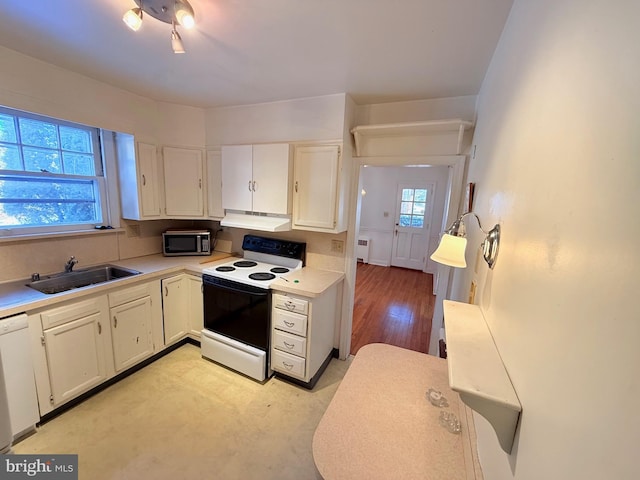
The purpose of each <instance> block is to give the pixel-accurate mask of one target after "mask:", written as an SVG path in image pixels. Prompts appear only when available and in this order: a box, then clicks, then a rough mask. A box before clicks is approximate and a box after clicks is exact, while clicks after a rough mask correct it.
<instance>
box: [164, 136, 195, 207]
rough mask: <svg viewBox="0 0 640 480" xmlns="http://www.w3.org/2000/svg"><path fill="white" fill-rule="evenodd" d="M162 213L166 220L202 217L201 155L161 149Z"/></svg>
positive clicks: (181, 150) (185, 151)
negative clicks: (163, 197)
mask: <svg viewBox="0 0 640 480" xmlns="http://www.w3.org/2000/svg"><path fill="white" fill-rule="evenodd" d="M162 159H163V162H162V163H163V167H164V190H165V213H166V216H167V217H169V218H182V217H184V218H194V217H203V216H204V193H203V192H204V185H203V180H202V178H203V172H204V168H203V161H202V151H200V150H196V149H191V148H175V147H163V149H162Z"/></svg>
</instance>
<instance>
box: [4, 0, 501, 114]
mask: <svg viewBox="0 0 640 480" xmlns="http://www.w3.org/2000/svg"><path fill="white" fill-rule="evenodd" d="M190 2H191V5H192V6H193V8H194V10H195V13H196V22H197V25H196V27H195V28H194V29H193V30H185V29H180V28H178V30H179V32H180V34H181V36H182V40H183V43H184V45H185V49H186V51H187V52H186V53H185V54H181V55H177V54H174V53H173V52H172V49H171V42H170V29H171V28H170V26H169V25H167V24H165V23H162V22H160V21H158V20H156V19H154V18H151V17H150V16H145V18H144V22H143V25H142V28H141V29H140V30H139V31H138V32H133V31H131V30H129V29H128V28H127V27H126V26H125V24H124V23H123V22H122V15H123V14H124V12H125V11H126V10H128V9H130V8H132V7H135V6H136V5H135V3H134V1H133V0H47V1H42V0H2V1H1V2H0V45H3V46H5V47H7V48H10V49H13V50H17V51H19V52H22V53H25V54H27V55H30V56H33V57H36V58H40V59H42V60H45V61H47V62H50V63H53V64H56V65H59V66H61V67H64V68H67V69H69V70H73V71H76V72H79V73H82V74H84V75H87V76H89V77H93V78H96V79H99V80H101V81H104V82H106V83H109V84H111V85H115V86H118V87H120V88H123V89H126V90H129V91H131V92H134V93H137V94H140V95H143V96H145V97H149V98H153V99H156V100H160V101H166V102H172V103H179V104H184V105H193V106H199V107H214V106H225V105H241V104H252V103H261V102H269V101H276V100H285V99H291V98H301V97H312V96H318V95H327V94H333V93H341V92H346V93H349V94H350V95H351V96H352V97H353V98H354V100H355V101H356V103H358V104H370V103H382V102H389V101H403V100H417V99H428V98H442V97H452V96H462V95H475V94H477V93H478V91H479V89H480V85H481V82H482V79H483V78H484V74H485V71H486V69H487V66H488V64H489V61H490V60H491V56H492V54H493V50H494V49H495V46H496V44H497V41H498V38H499V36H500V33H501V31H502V28H503V26H504V23H505V21H506V17H507V15H508V13H509V9H510V8H511V4H512V0H190Z"/></svg>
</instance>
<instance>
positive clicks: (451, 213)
mask: <svg viewBox="0 0 640 480" xmlns="http://www.w3.org/2000/svg"><path fill="white" fill-rule="evenodd" d="M354 160H355V161H356V162H357V165H358V167H357V170H356V172H357V175H356V176H355V178H354V184H353V189H352V200H351V204H352V205H353V206H354V207H355V212H353V214H352V215H351V216H350V217H351V218H350V222H349V229H348V236H347V243H348V245H349V246H348V251H347V253H348V258H349V262H347V265H346V271H345V276H346V279H345V293H346V295H345V297H344V299H345V301H343V315H342V319H343V321H342V324H341V326H340V342H339V346H340V358H346V357H347V355H349V353H350V350H351V337H352V327H353V312H354V306H355V286H356V272H357V262H356V255H355V252H356V247H357V241H358V235H359V230H360V223H361V201H362V195H364V194H365V192H366V190H365V189H363V187H362V182H361V180H362V171H363V170H364V167H366V166H380V167H392V166H396V167H397V166H418V165H419V166H438V165H443V166H446V167H447V168H448V181H447V183H446V188H445V190H446V191H445V199H446V200H445V206H444V209H443V215H442V222H441V223H440V224H436V225H435V226H434V227H433V229H432V231H433V232H438V233H439V232H440V231H442V230H444V229H445V228H446V226H447V225H449V224H450V223H451V222H453V220H455V218H456V217H457V213H458V206H459V201H460V195H461V191H462V182H463V177H464V165H465V156H464V155H428V156H410V157H391V156H379V157H355V158H354ZM356 180H357V183H356V182H355V181H356ZM361 192H362V194H361ZM383 213H384V212H383ZM449 275H450V272H449V270H448V269H446V268H444V269H443V268H440V267H436V273H435V275H434V277H433V282H434V287H433V292H434V293H435V295H436V299H435V305H434V311H433V316H432V317H433V318H432V325H431V334H430V338H429V349H428V353H430V354H432V355H438V350H439V346H438V333H439V330H440V328H441V327H442V323H443V311H442V301H441V300H440V299H442V298H446V293H447V289H448V285H449Z"/></svg>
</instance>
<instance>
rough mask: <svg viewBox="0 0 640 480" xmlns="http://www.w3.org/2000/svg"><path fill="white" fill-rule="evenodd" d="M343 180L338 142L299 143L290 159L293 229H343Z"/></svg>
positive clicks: (344, 194)
mask: <svg viewBox="0 0 640 480" xmlns="http://www.w3.org/2000/svg"><path fill="white" fill-rule="evenodd" d="M345 184H346V182H344V181H342V179H341V162H340V145H298V146H296V148H295V154H294V160H293V219H292V222H293V225H292V227H293V229H294V230H311V231H317V232H332V233H338V232H343V231H345V230H346V215H345V214H344V211H343V210H341V209H344V208H345V203H344V202H345V199H346V198H348V196H347V195H346V191H345V188H344V186H345Z"/></svg>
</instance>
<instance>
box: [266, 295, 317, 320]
mask: <svg viewBox="0 0 640 480" xmlns="http://www.w3.org/2000/svg"><path fill="white" fill-rule="evenodd" d="M273 306H274V307H276V308H279V309H282V310H287V311H288V312H295V313H300V314H302V315H307V313H309V302H308V301H307V300H303V299H301V298H295V297H290V296H288V295H282V294H279V293H274V294H273Z"/></svg>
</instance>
